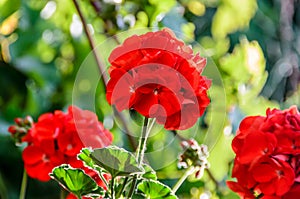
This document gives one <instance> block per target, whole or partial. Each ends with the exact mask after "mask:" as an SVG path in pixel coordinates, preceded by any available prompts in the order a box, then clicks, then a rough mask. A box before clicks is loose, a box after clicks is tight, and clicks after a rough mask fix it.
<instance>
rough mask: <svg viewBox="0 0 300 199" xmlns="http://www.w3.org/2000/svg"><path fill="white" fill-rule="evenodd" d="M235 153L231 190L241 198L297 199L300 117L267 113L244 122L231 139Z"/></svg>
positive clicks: (290, 111) (286, 112)
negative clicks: (233, 178)
mask: <svg viewBox="0 0 300 199" xmlns="http://www.w3.org/2000/svg"><path fill="white" fill-rule="evenodd" d="M232 148H233V150H234V152H235V153H236V157H235V161H234V167H233V172H232V177H235V178H236V179H237V181H236V182H227V185H228V186H229V188H230V189H232V190H233V191H235V192H237V193H238V194H239V195H240V196H241V197H242V198H256V196H259V197H260V198H264V199H296V193H297V194H299V190H300V188H299V182H300V113H299V112H298V110H297V108H296V107H291V108H290V109H288V110H284V111H281V110H278V109H273V110H270V109H268V110H267V115H266V116H265V117H263V116H251V117H247V118H245V119H244V120H243V121H242V122H241V124H240V127H239V129H238V132H237V136H236V137H235V138H234V139H233V142H232ZM297 196H298V197H299V195H297Z"/></svg>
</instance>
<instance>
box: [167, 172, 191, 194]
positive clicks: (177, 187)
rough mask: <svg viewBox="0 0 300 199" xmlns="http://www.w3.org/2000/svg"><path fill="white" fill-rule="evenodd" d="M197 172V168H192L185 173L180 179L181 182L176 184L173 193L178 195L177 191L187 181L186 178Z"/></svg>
mask: <svg viewBox="0 0 300 199" xmlns="http://www.w3.org/2000/svg"><path fill="white" fill-rule="evenodd" d="M194 171H195V167H194V166H191V167H189V168H188V169H187V170H186V171H185V173H184V174H183V175H182V176H181V177H180V178H179V180H178V181H177V182H176V184H175V185H174V187H173V189H172V191H173V192H174V193H176V191H177V190H178V189H179V187H180V186H181V185H182V183H183V182H184V181H185V180H186V178H187V177H188V176H189V175H191V174H192V173H194Z"/></svg>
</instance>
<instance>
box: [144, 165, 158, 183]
mask: <svg viewBox="0 0 300 199" xmlns="http://www.w3.org/2000/svg"><path fill="white" fill-rule="evenodd" d="M143 168H144V170H145V173H143V175H142V178H145V179H149V180H157V176H156V172H155V171H154V170H153V169H152V168H151V167H150V166H149V165H148V164H143Z"/></svg>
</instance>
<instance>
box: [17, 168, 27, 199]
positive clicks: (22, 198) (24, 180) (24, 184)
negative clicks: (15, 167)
mask: <svg viewBox="0 0 300 199" xmlns="http://www.w3.org/2000/svg"><path fill="white" fill-rule="evenodd" d="M26 188H27V173H26V170H25V169H24V171H23V177H22V185H21V190H20V197H19V199H25V196H26Z"/></svg>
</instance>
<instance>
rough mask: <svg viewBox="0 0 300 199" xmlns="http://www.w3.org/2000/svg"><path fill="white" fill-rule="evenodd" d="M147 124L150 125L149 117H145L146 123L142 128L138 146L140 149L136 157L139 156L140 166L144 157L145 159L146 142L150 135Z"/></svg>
mask: <svg viewBox="0 0 300 199" xmlns="http://www.w3.org/2000/svg"><path fill="white" fill-rule="evenodd" d="M147 126H148V118H147V117H145V119H144V125H143V128H142V135H141V137H140V141H139V146H138V150H137V153H136V157H137V161H138V163H139V166H141V165H142V162H143V159H144V153H145V149H146V142H147V138H148V135H149V132H150V131H148V130H147Z"/></svg>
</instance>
